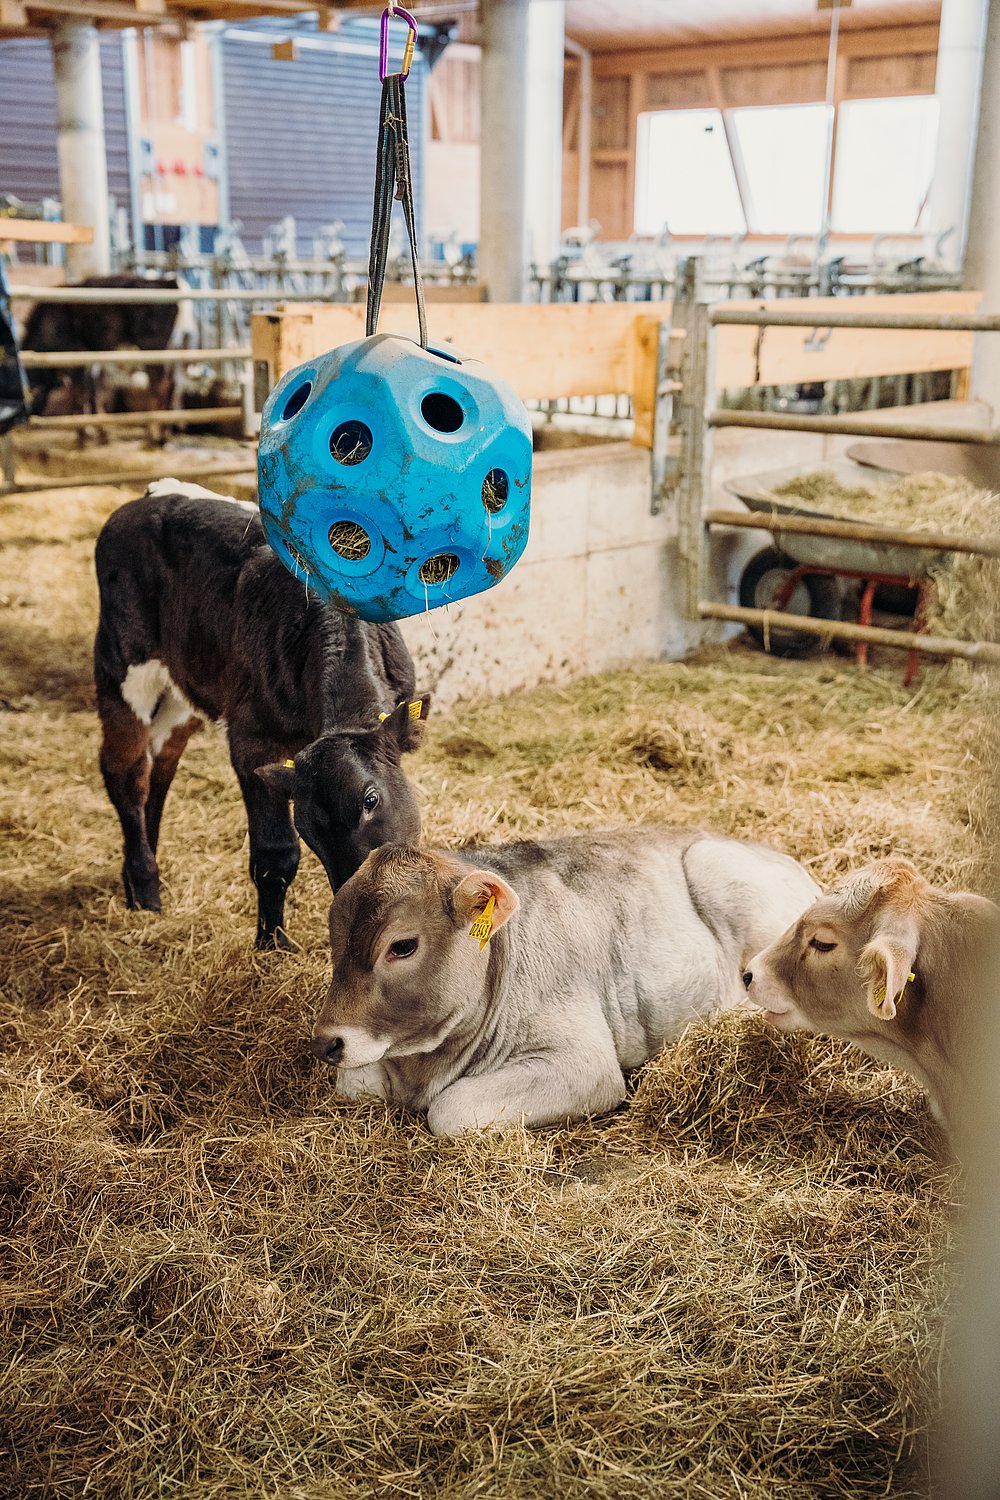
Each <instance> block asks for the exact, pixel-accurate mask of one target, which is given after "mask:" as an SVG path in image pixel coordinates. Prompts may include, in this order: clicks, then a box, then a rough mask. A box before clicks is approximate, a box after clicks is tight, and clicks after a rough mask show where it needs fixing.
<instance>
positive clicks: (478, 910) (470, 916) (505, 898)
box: [451, 870, 521, 933]
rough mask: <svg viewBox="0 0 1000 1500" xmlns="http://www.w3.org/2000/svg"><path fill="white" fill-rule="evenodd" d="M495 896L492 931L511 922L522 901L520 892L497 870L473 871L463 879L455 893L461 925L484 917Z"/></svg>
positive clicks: (455, 910) (457, 913) (453, 899)
mask: <svg viewBox="0 0 1000 1500" xmlns="http://www.w3.org/2000/svg"><path fill="white" fill-rule="evenodd" d="M491 898H492V901H493V909H492V912H491V917H492V926H491V928H490V932H491V933H492V932H496V931H497V929H498V928H500V927H503V925H504V924H505V923H506V922H509V921H510V919H511V917H512V916H513V915H514V913H515V912H516V911H517V908H518V907H519V906H520V904H521V901H520V898H519V896H518V894H517V892H516V891H515V890H513V889H512V888H511V886H509V885H508V884H507V882H506V880H504V879H503V877H502V876H501V875H498V874H497V873H496V872H495V871H494V870H472V871H471V872H470V874H468V875H466V876H465V877H464V879H462V880H460V881H459V882H458V885H456V887H455V889H454V890H453V891H452V893H451V902H452V908H453V910H454V912H455V917H456V920H457V921H458V924H459V926H463V927H464V925H465V923H466V922H472V921H474V920H475V918H476V917H479V916H481V915H482V913H483V912H484V911H485V910H486V908H487V906H488V905H489V903H490V899H491Z"/></svg>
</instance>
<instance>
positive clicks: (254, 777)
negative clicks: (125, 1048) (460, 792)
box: [94, 479, 430, 948]
mask: <svg viewBox="0 0 1000 1500" xmlns="http://www.w3.org/2000/svg"><path fill="white" fill-rule="evenodd" d="M97 581H98V585H99V588H100V595H101V613H100V622H99V624H98V628H97V640H96V643H95V647H94V676H95V679H96V683H97V703H98V711H99V713H100V716H101V723H102V727H103V731H104V737H103V743H102V745H101V770H102V772H103V775H104V784H105V786H106V787H107V790H108V796H109V797H110V798H111V801H112V803H113V804H114V806H115V809H116V811H117V813H118V817H119V819H120V821H121V825H122V831H123V833H124V836H125V864H124V869H123V872H122V873H123V879H124V883H125V896H126V899H127V901H128V904H129V905H130V906H132V907H145V908H147V909H149V910H152V911H158V910H159V907H160V882H159V874H158V871H157V865H156V845H157V837H158V834H159V829H160V818H161V815H162V812H163V803H164V799H165V798H166V795H167V791H168V790H169V787H170V783H171V781H172V779H173V776H174V772H175V771H176V769H177V763H178V761H179V760H180V757H181V755H182V753H183V751H184V747H185V745H186V744H187V742H188V740H189V739H190V737H191V735H192V734H193V732H194V731H195V730H196V729H197V728H199V727H200V724H201V720H202V719H203V718H209V719H225V721H226V727H227V730H228V734H229V749H230V757H231V759H232V763H233V769H234V770H235V772H236V775H237V777H238V778H239V783H240V788H241V790H242V792H243V800H244V802H245V804H246V810H247V821H248V823H249V827H250V878H251V879H252V880H253V882H254V884H255V885H256V887H257V897H258V901H257V946H258V947H260V948H270V947H274V946H276V945H280V946H285V945H287V939H286V938H285V935H284V930H283V925H282V924H283V922H284V906H285V892H286V891H287V889H288V887H289V885H291V883H292V881H293V879H294V878H295V872H296V870H297V869H298V864H299V841H298V838H297V836H296V827H297V829H298V832H299V833H300V834H301V835H302V837H303V838H304V839H305V841H306V843H307V844H308V845H309V847H310V848H311V849H312V850H313V852H314V853H315V854H316V855H317V856H318V858H319V859H320V861H321V862H322V864H323V867H324V868H325V870H326V873H327V875H328V877H329V880H330V884H331V886H332V887H333V889H334V890H336V889H337V887H338V886H340V885H342V884H343V883H344V881H346V880H348V879H349V878H350V876H351V875H353V874H354V872H355V871H356V870H357V869H358V868H359V867H360V865H361V864H362V863H363V862H364V860H365V858H366V857H367V856H368V854H369V853H370V852H371V850H373V849H376V848H378V847H379V846H380V845H382V844H384V843H386V842H392V843H414V842H416V840H417V839H418V837H419V834H420V814H419V812H418V810H417V802H416V798H415V796H414V792H413V788H412V787H411V786H410V783H409V782H408V780H407V778H406V776H405V774H404V772H403V770H402V769H401V766H400V760H401V758H402V755H403V754H404V752H405V751H407V750H413V749H415V747H416V746H417V745H418V744H419V742H420V739H421V736H422V732H423V720H424V719H426V717H427V713H428V710H429V707H430V700H429V698H428V697H427V695H426V694H425V695H423V696H422V697H421V698H419V699H417V698H415V697H414V686H415V684H414V674H413V662H412V661H411V659H410V654H409V652H408V651H407V649H406V646H405V644H404V642H403V638H402V636H401V635H400V633H399V631H398V629H397V628H396V626H395V625H369V624H367V623H366V622H364V621H362V620H358V619H356V618H354V617H353V616H350V615H346V614H343V613H341V612H340V611H338V610H336V609H334V608H333V607H332V606H330V605H328V604H324V603H323V602H322V601H321V600H320V599H319V598H317V596H316V595H315V594H312V593H310V592H309V591H308V589H307V588H306V587H305V586H304V582H303V580H301V579H297V578H294V577H293V576H292V574H291V573H290V572H288V570H287V569H286V568H285V567H284V565H283V564H282V563H281V562H279V560H278V558H277V557H276V556H275V554H274V553H273V552H272V551H271V548H270V547H269V546H268V545H267V543H266V542H265V540H264V532H263V529H262V527H261V524H260V520H259V518H258V514H257V507H256V506H255V505H252V504H251V503H250V502H248V501H239V500H228V499H226V498H224V497H223V496H220V495H214V494H213V493H212V492H211V491H210V490H205V489H202V488H201V486H200V485H192V484H181V483H179V482H178V481H177V480H176V479H163V480H158V481H157V483H156V484H154V485H151V486H150V488H149V490H148V491H147V493H146V494H145V495H144V496H143V497H142V498H141V499H140V500H133V501H131V502H129V503H128V504H127V505H123V506H122V507H121V508H120V509H119V510H116V511H115V512H114V514H113V515H112V516H111V517H110V518H109V520H108V521H107V522H106V523H105V525H104V527H103V529H102V531H101V534H100V536H99V537H98V539H97ZM290 801H291V802H293V803H294V805H295V826H293V823H292V817H291V813H290V811H289V802H290Z"/></svg>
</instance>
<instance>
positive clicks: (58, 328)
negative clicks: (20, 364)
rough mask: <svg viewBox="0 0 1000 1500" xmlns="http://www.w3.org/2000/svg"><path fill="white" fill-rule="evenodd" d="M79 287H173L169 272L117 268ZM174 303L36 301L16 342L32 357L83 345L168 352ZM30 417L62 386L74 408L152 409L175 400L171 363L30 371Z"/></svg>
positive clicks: (40, 412) (41, 411) (175, 285)
mask: <svg viewBox="0 0 1000 1500" xmlns="http://www.w3.org/2000/svg"><path fill="white" fill-rule="evenodd" d="M73 285H74V286H79V287H95V288H105V287H106V288H121V289H124V290H128V291H149V290H152V289H155V290H160V291H177V290H178V283H177V280H176V278H175V277H162V278H159V279H155V280H154V279H152V278H151V277H148V276H137V275H135V274H131V273H122V274H120V275H115V276H88V277H87V279H86V280H85V281H79V282H75V283H73ZM178 309H179V304H178V303H177V302H159V303H145V302H116V303H105V302H92V303H76V304H67V303H61V302H44V303H37V304H36V305H35V307H33V308H32V310H31V312H30V314H29V316H28V319H27V321H26V323H25V326H24V336H23V338H22V340H21V347H22V349H24V350H30V351H32V352H34V353H36V354H71V353H83V352H84V351H86V350H89V349H94V350H100V351H102V352H103V351H105V350H112V349H166V348H168V347H169V345H170V340H171V338H172V336H173V333H174V328H175V326H176V324H177V315H178ZM28 384H29V389H30V394H31V412H32V415H33V416H42V415H43V414H44V412H45V408H46V405H47V403H48V401H49V398H50V396H51V395H52V394H53V392H54V391H56V390H57V388H58V387H60V386H65V387H66V388H67V391H68V399H67V405H68V409H69V410H70V411H73V412H81V413H85V412H95V413H96V412H99V411H156V410H159V409H161V408H163V407H168V406H170V404H171V402H172V400H173V384H174V382H173V373H172V370H171V367H170V366H169V365H144V366H135V365H126V366H122V367H117V368H116V367H114V366H107V365H105V366H91V367H89V368H86V369H82V370H80V369H74V370H58V369H53V370H49V369H46V370H39V369H29V371H28Z"/></svg>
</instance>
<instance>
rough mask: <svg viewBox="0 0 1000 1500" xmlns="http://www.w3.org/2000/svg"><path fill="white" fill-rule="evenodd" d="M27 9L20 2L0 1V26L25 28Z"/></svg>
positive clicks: (15, 0) (17, 0)
mask: <svg viewBox="0 0 1000 1500" xmlns="http://www.w3.org/2000/svg"><path fill="white" fill-rule="evenodd" d="M27 24H28V8H27V6H26V5H24V4H22V0H0V26H27Z"/></svg>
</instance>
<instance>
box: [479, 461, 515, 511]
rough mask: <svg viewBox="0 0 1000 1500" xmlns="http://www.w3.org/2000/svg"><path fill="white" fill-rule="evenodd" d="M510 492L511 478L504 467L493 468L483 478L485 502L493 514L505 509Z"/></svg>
mask: <svg viewBox="0 0 1000 1500" xmlns="http://www.w3.org/2000/svg"><path fill="white" fill-rule="evenodd" d="M509 494H510V480H509V479H508V478H507V475H506V474H505V473H504V471H503V469H491V470H490V472H489V473H488V474H487V476H486V478H485V479H484V480H483V504H484V505H485V506H486V509H487V510H488V511H489V513H490V515H491V516H495V515H496V513H497V511H498V510H503V508H504V506H505V505H506V504H507V496H508V495H509Z"/></svg>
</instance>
